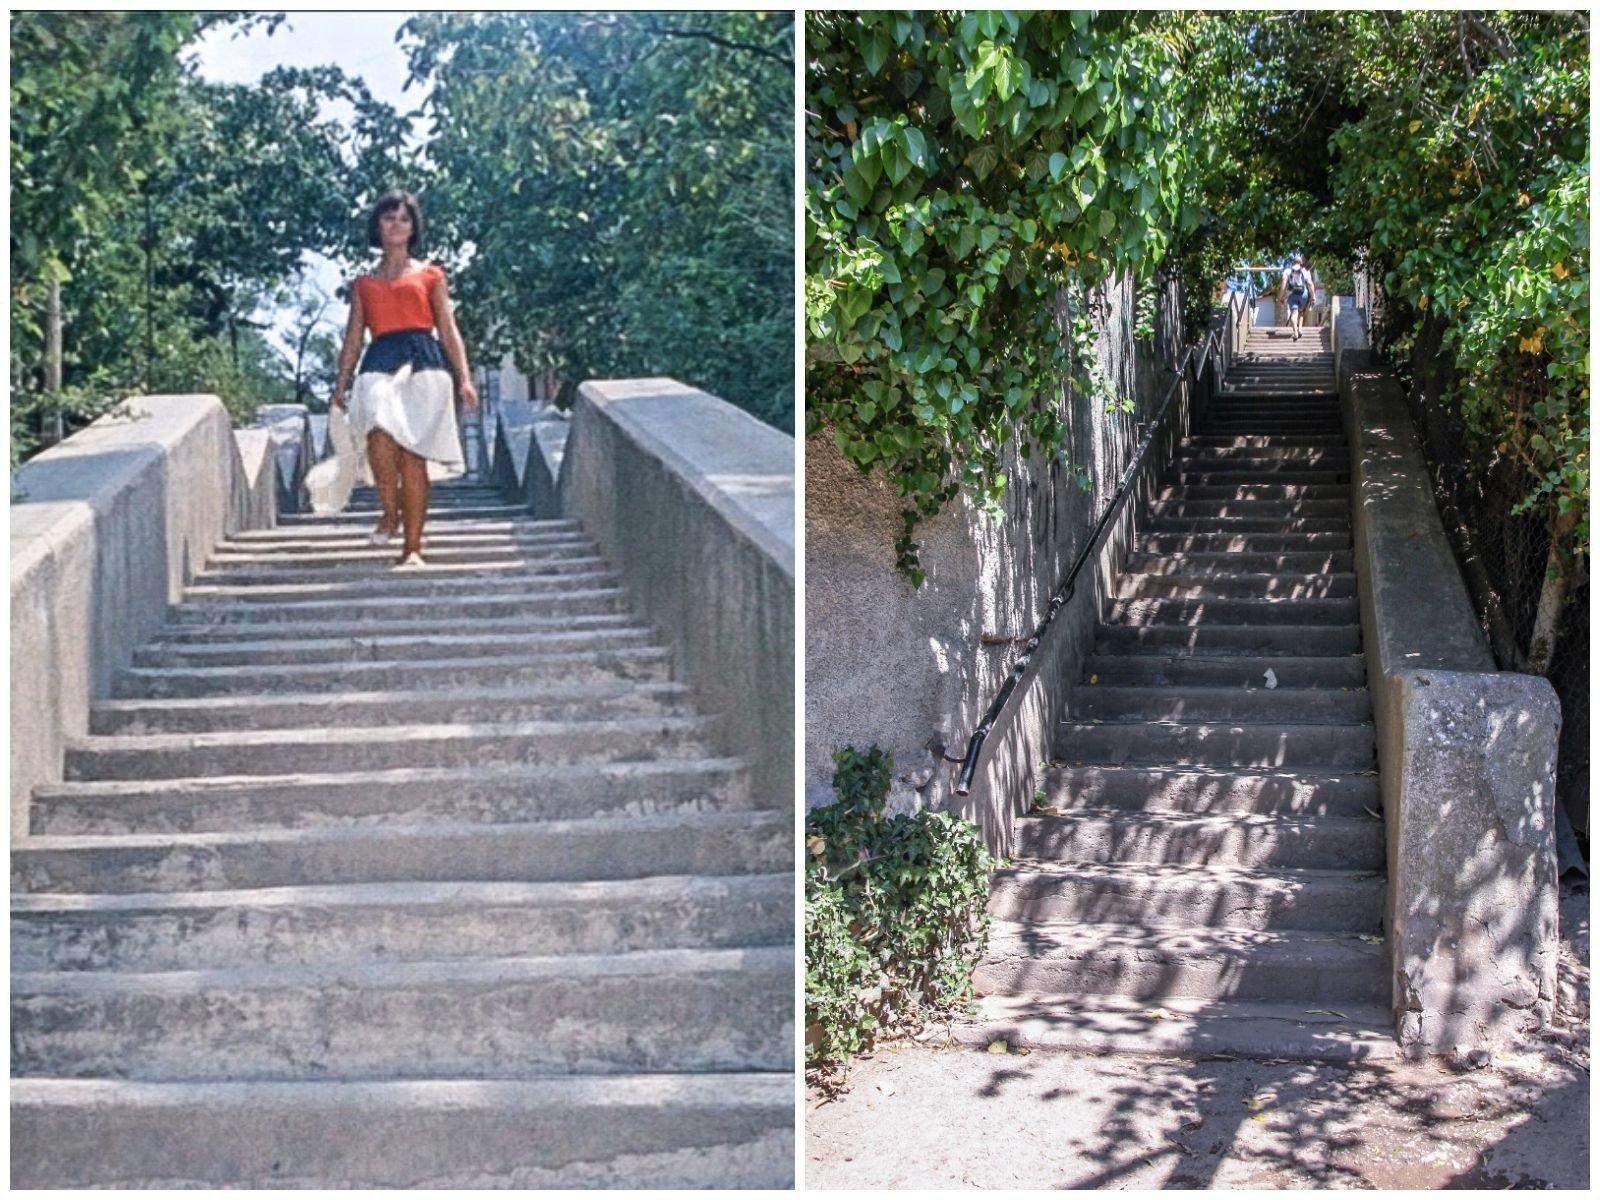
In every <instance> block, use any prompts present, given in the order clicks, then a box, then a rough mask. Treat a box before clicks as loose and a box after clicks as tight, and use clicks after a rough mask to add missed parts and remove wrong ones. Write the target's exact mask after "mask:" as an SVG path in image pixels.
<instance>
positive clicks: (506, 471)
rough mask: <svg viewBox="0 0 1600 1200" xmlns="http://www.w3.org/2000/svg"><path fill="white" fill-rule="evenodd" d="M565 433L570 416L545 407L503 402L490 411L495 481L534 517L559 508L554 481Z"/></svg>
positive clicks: (569, 426)
mask: <svg viewBox="0 0 1600 1200" xmlns="http://www.w3.org/2000/svg"><path fill="white" fill-rule="evenodd" d="M571 432H572V418H571V416H570V415H569V414H567V413H564V412H562V411H560V410H559V409H556V408H552V407H549V406H548V405H543V404H533V403H531V402H529V401H527V400H504V401H501V404H500V408H499V410H498V411H497V413H496V422H495V447H494V479H495V482H496V483H498V484H499V485H500V487H501V489H502V490H503V491H504V492H505V494H506V495H508V496H518V497H520V498H521V499H522V501H523V502H524V503H525V504H527V506H528V508H529V511H531V512H532V513H533V514H534V515H535V516H536V517H553V516H555V515H556V514H558V513H559V512H560V511H561V498H560V495H559V493H558V491H557V486H556V485H557V481H558V480H559V479H560V477H561V460H562V458H563V457H565V455H566V448H567V438H568V436H569V435H570V434H571Z"/></svg>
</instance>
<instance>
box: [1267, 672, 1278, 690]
mask: <svg viewBox="0 0 1600 1200" xmlns="http://www.w3.org/2000/svg"><path fill="white" fill-rule="evenodd" d="M1267 686H1268V687H1269V688H1275V687H1277V686H1278V677H1277V676H1276V675H1274V674H1273V672H1272V668H1271V667H1268V668H1267Z"/></svg>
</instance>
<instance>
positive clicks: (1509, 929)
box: [1335, 297, 1561, 1055]
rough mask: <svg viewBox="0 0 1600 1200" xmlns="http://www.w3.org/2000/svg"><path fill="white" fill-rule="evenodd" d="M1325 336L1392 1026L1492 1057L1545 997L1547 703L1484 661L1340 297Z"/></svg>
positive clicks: (1381, 390) (1395, 418)
mask: <svg viewBox="0 0 1600 1200" xmlns="http://www.w3.org/2000/svg"><path fill="white" fill-rule="evenodd" d="M1335 341H1336V344H1337V346H1338V374H1339V393H1340V405H1341V410H1342V414H1343V418H1344V422H1345V429H1346V433H1347V435H1348V436H1349V439H1350V446H1351V472H1352V473H1351V481H1352V484H1353V493H1354V509H1355V511H1354V521H1353V537H1354V545H1355V562H1356V571H1357V577H1358V584H1359V590H1360V597H1361V623H1362V639H1363V643H1364V645H1365V646H1366V654H1367V681H1368V686H1369V688H1370V689H1371V693H1372V701H1373V713H1374V720H1375V724H1376V726H1377V738H1378V763H1379V775H1380V781H1381V783H1380V786H1381V792H1382V796H1383V807H1384V822H1385V826H1386V837H1387V845H1388V851H1387V852H1388V875H1389V883H1388V896H1387V900H1386V905H1385V929H1386V932H1387V935H1388V938H1387V940H1388V949H1389V952H1390V955H1391V963H1392V967H1393V982H1394V993H1393V1011H1394V1017H1395V1023H1396V1030H1397V1033H1398V1036H1399V1038H1400V1041H1401V1045H1402V1047H1403V1048H1404V1049H1405V1050H1406V1052H1407V1053H1409V1054H1413V1055H1418V1054H1427V1053H1440V1052H1448V1051H1451V1050H1453V1049H1455V1048H1456V1047H1467V1048H1471V1049H1479V1048H1482V1049H1489V1050H1493V1049H1494V1048H1495V1047H1497V1046H1501V1045H1504V1044H1506V1043H1507V1042H1508V1041H1510V1040H1511V1039H1512V1038H1514V1037H1515V1036H1516V1035H1517V1033H1519V1032H1520V1031H1522V1030H1524V1029H1527V1028H1530V1027H1537V1026H1539V1025H1542V1024H1543V1023H1544V1022H1546V1021H1547V1020H1548V1019H1549V1017H1550V1014H1551V1008H1552V1005H1553V1000H1554V992H1555V968H1556V953H1557V938H1556V904H1557V883H1556V856H1555V765H1556V743H1557V738H1558V735H1559V732H1560V725H1561V710H1560V705H1559V702H1558V701H1557V698H1556V694H1555V690H1554V688H1552V687H1551V686H1550V683H1549V681H1548V680H1545V679H1543V678H1540V677H1537V676H1532V675H1521V674H1516V673H1513V672H1503V671H1497V670H1496V669H1495V664H1494V659H1493V657H1492V656H1491V654H1490V652H1489V647H1488V644H1487V642H1486V641H1485V639H1484V636H1483V633H1482V631H1481V629H1480V628H1479V627H1478V624H1477V620H1476V617H1475V615H1474V612H1473V609H1472V606H1471V603H1470V601H1469V599H1468V597H1467V591H1466V585H1465V583H1464V582H1463V580H1462V578H1461V574H1460V571H1459V569H1458V568H1457V566H1456V563H1455V559H1454V557H1453V556H1452V554H1451V550H1450V546H1449V542H1448V541H1447V539H1446V537H1445V532H1444V527H1443V524H1442V522H1441V521H1440V518H1439V514H1438V509H1437V507H1436V505H1435V504H1434V500H1433V494H1432V491H1431V488H1430V484H1429V477H1428V473H1427V469H1426V466H1425V464H1424V462H1423V459H1422V455H1421V451H1420V448H1419V446H1418V444H1417V439H1416V434H1415V431H1414V429H1413V428H1412V425H1411V419H1410V415H1409V414H1408V412H1407V410H1406V407H1405V403H1404V398H1403V396H1402V395H1401V391H1400V386H1399V384H1398V382H1397V381H1396V380H1395V379H1394V377H1393V376H1392V375H1391V374H1389V373H1388V372H1387V371H1385V370H1383V369H1382V368H1380V367H1379V366H1377V364H1376V363H1375V362H1374V360H1373V356H1372V353H1371V351H1370V350H1368V349H1366V347H1365V342H1364V340H1363V336H1362V334H1361V332H1360V323H1359V313H1358V311H1357V310H1355V309H1354V306H1353V305H1352V304H1351V303H1350V301H1349V300H1348V299H1347V298H1344V297H1340V298H1338V299H1337V300H1336V313H1335Z"/></svg>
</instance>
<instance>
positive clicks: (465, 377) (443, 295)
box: [429, 271, 478, 408]
mask: <svg viewBox="0 0 1600 1200" xmlns="http://www.w3.org/2000/svg"><path fill="white" fill-rule="evenodd" d="M429 298H430V299H431V300H432V302H433V321H434V324H435V325H436V326H437V327H438V330H439V341H440V343H441V344H442V345H443V346H444V354H445V357H446V358H448V359H449V360H450V365H451V366H452V367H454V368H455V372H456V386H457V388H459V389H460V392H461V402H462V403H463V404H465V405H466V406H467V407H468V408H477V407H478V389H477V388H476V387H474V386H473V383H472V371H471V368H469V367H468V366H467V347H466V343H465V342H463V341H462V340H461V330H460V328H459V327H458V326H457V325H456V314H455V309H454V308H452V307H451V304H450V287H449V285H448V284H447V283H446V282H445V278H444V272H443V271H440V272H439V273H438V275H437V277H436V278H435V279H434V281H433V291H432V293H430V296H429Z"/></svg>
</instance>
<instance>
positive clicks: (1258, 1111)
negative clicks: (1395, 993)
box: [804, 887, 1589, 1189]
mask: <svg viewBox="0 0 1600 1200" xmlns="http://www.w3.org/2000/svg"><path fill="white" fill-rule="evenodd" d="M1588 909H1589V896H1588V891H1587V888H1586V887H1578V888H1565V889H1563V898H1562V912H1561V916H1562V958H1561V968H1560V985H1559V986H1560V998H1559V1001H1558V1012H1557V1017H1556V1021H1555V1023H1554V1025H1553V1027H1552V1028H1551V1029H1549V1030H1547V1031H1545V1032H1544V1033H1543V1034H1541V1035H1540V1036H1539V1037H1537V1038H1531V1039H1529V1040H1528V1042H1527V1043H1526V1044H1525V1045H1523V1046H1521V1047H1519V1048H1517V1050H1516V1051H1515V1052H1511V1053H1506V1054H1503V1055H1500V1056H1497V1057H1496V1059H1495V1060H1494V1061H1493V1062H1492V1063H1491V1064H1490V1065H1488V1066H1486V1067H1482V1068H1480V1069H1477V1070H1470V1069H1460V1070H1457V1069H1452V1068H1451V1067H1449V1066H1447V1065H1443V1064H1412V1063H1403V1062H1400V1063H1394V1064H1389V1065H1383V1066H1372V1067H1358V1068H1351V1067H1335V1066H1326V1065H1319V1064H1306V1063H1252V1062H1242V1061H1232V1060H1213V1061H1199V1062H1196V1061H1184V1060H1176V1059H1155V1058H1138V1057H1131V1056H1103V1057H1097V1056H1092V1055H1070V1054H1060V1053H1055V1054H1052V1053H1049V1052H1044V1051H1040V1052H1036V1053H1033V1054H1026V1055H1024V1054H1018V1053H1015V1052H1013V1053H1008V1054H1004V1055H999V1054H988V1053H985V1052H983V1051H980V1050H971V1049H966V1048H961V1047H952V1046H948V1045H943V1046H941V1045H939V1044H937V1043H938V1042H939V1041H941V1040H942V1039H941V1037H940V1036H939V1035H937V1034H935V1035H934V1036H931V1037H929V1038H928V1039H927V1040H926V1041H923V1042H901V1043H896V1044H892V1045H889V1046H885V1047H883V1048H882V1049H880V1050H879V1051H877V1052H876V1053H875V1054H874V1055H873V1056H872V1057H871V1058H869V1059H864V1060H862V1061H861V1062H860V1063H859V1064H858V1065H857V1066H856V1068H855V1069H854V1070H853V1071H852V1072H851V1075H850V1080H849V1086H848V1090H847V1091H846V1092H845V1093H843V1094H842V1095H841V1096H839V1097H838V1098H837V1099H833V1100H826V1099H824V1097H822V1096H821V1095H820V1094H816V1093H813V1094H812V1095H810V1096H809V1097H808V1099H807V1104H806V1128H805V1137H804V1144H805V1148H806V1149H805V1181H806V1185H807V1186H808V1187H813V1188H910V1187H923V1188H946V1187H948V1188H957V1187H980V1188H1022V1187H1037V1188H1067V1187H1076V1188H1306V1187H1322V1188H1346V1187H1349V1188H1441V1187H1473V1188H1496V1189H1498V1188H1507V1187H1517V1188H1587V1187H1588V1186H1589V967H1588V962H1589V911H1588Z"/></svg>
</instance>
